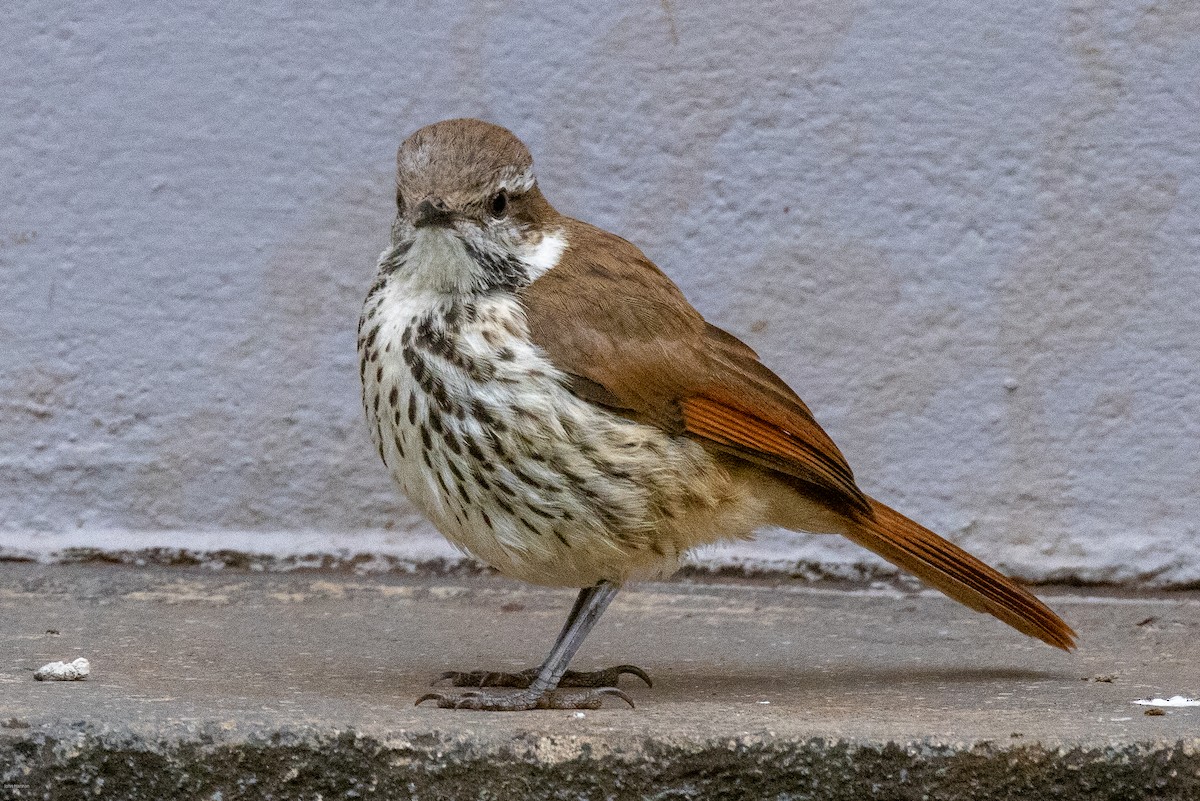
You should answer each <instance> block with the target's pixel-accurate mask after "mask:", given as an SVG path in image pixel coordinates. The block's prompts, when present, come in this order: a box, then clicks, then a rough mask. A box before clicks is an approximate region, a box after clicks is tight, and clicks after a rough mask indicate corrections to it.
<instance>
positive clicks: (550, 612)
mask: <svg viewBox="0 0 1200 801" xmlns="http://www.w3.org/2000/svg"><path fill="white" fill-rule="evenodd" d="M1044 595H1045V597H1047V599H1048V600H1049V602H1050V604H1051V605H1052V606H1054V607H1055V608H1056V609H1057V610H1058V611H1060V612H1061V613H1062V614H1063V615H1064V617H1066V618H1067V619H1068V620H1069V621H1071V622H1072V623H1073V624H1074V625H1075V626H1076V628H1077V629H1078V631H1079V633H1080V636H1081V648H1080V650H1079V651H1078V652H1076V653H1075V654H1073V655H1067V654H1063V653H1060V652H1057V651H1054V650H1052V649H1050V648H1048V647H1046V646H1043V645H1041V644H1039V643H1035V642H1033V641H1030V640H1027V639H1025V638H1023V637H1021V636H1020V635H1018V634H1016V633H1014V632H1012V631H1010V630H1008V629H1007V628H1005V627H1004V626H1002V625H1001V624H999V623H996V622H995V621H992V620H991V619H988V618H984V617H981V616H979V615H975V614H973V613H971V612H969V611H967V610H965V609H963V608H961V607H959V606H956V605H954V604H952V603H950V602H949V601H945V600H944V599H942V598H941V597H940V596H935V595H932V594H927V593H913V592H909V591H906V590H904V589H898V588H896V587H888V586H883V585H877V586H876V587H874V588H859V589H857V590H854V589H846V588H840V589H838V588H830V587H827V586H816V585H806V584H796V583H793V584H779V585H775V584H767V583H753V582H728V583H724V584H718V583H681V582H676V583H663V584H646V585H641V586H638V587H634V588H631V589H629V590H627V591H626V592H624V593H623V594H622V595H621V596H619V597H618V599H617V601H616V602H615V603H614V605H613V607H612V608H611V609H610V610H609V612H608V613H607V614H606V616H605V618H604V619H603V620H602V621H601V623H600V625H599V626H598V628H597V629H596V630H595V632H594V633H593V636H592V637H591V638H590V639H589V640H588V642H587V644H586V645H585V646H584V648H583V650H582V651H581V652H580V655H579V658H578V660H577V666H578V667H582V668H586V667H601V666H606V665H609V664H615V663H622V662H637V663H638V664H640V665H641V666H642V667H644V668H646V669H647V670H648V671H650V672H651V674H652V675H653V676H654V678H655V686H654V687H653V688H647V687H644V686H640V685H635V684H633V683H629V684H628V685H627V687H626V689H627V690H628V691H629V692H630V694H631V695H632V696H633V697H634V698H635V699H636V701H637V704H638V708H637V709H636V710H630V709H627V708H623V707H622V706H620V705H613V706H611V707H610V708H605V709H603V710H598V711H588V712H586V713H582V714H577V713H574V712H566V711H551V712H531V713H499V714H497V713H464V712H453V711H446V710H439V709H435V708H429V707H421V708H414V707H413V705H412V702H413V699H414V698H416V697H417V696H418V695H420V694H422V693H423V692H425V691H426V689H427V684H428V681H429V679H430V678H431V677H432V676H435V675H437V674H438V673H440V672H441V671H442V670H445V669H448V668H475V667H488V668H495V669H510V668H511V669H520V668H523V667H526V666H528V665H531V664H533V663H535V662H536V661H538V660H540V658H541V657H542V655H543V652H544V651H545V650H546V649H547V648H548V647H549V642H550V640H551V639H552V638H553V636H554V633H555V632H556V631H557V628H558V626H559V624H560V623H561V620H562V617H563V616H564V615H565V613H566V610H567V608H568V607H569V606H570V601H571V598H572V595H571V593H568V592H560V591H548V590H540V589H531V588H529V587H525V586H522V585H518V584H513V583H509V582H505V581H501V580H499V579H494V578H489V577H480V576H475V577H453V576H441V577H437V576H397V575H384V576H375V577H370V578H364V577H355V576H353V575H351V574H348V573H345V572H329V571H324V572H307V573H306V572H293V573H290V574H271V573H255V572H247V571H237V570H221V571H212V570H203V569H180V568H169V569H165V568H154V569H136V568H126V567H113V566H69V567H62V566H54V567H47V566H42V565H33V564H12V563H9V564H4V565H0V641H2V642H3V643H4V644H5V645H4V649H3V650H2V651H0V654H2V661H0V788H2V789H0V797H2V798H6V799H8V798H11V799H27V798H56V799H57V798H101V797H102V798H106V799H109V798H111V799H125V798H138V799H141V798H147V799H149V798H194V799H201V798H203V799H225V800H226V801H228V799H243V798H306V799H308V798H312V799H315V798H324V799H331V798H421V799H445V798H493V799H496V798H504V799H512V798H562V799H601V798H604V799H633V798H656V799H687V798H714V797H720V798H723V799H724V798H730V799H742V798H745V799H762V798H773V799H863V798H875V799H918V798H925V799H950V798H954V799H961V798H968V797H969V798H973V799H992V798H1006V799H1017V798H1021V799H1029V798H1050V797H1053V798H1059V799H1122V800H1123V801H1127V800H1128V799H1138V798H1157V799H1184V798H1196V797H1198V796H1200V708H1182V709H1171V710H1168V711H1167V712H1166V714H1164V715H1161V716H1153V717H1152V716H1147V715H1145V714H1144V709H1143V707H1140V706H1136V705H1134V704H1133V703H1132V702H1133V701H1135V700H1137V699H1142V698H1147V697H1153V696H1171V695H1176V694H1180V695H1189V696H1192V697H1195V696H1196V695H1197V694H1200V636H1198V635H1200V616H1198V615H1197V611H1198V609H1200V596H1197V595H1196V594H1187V593H1178V594H1167V595H1156V596H1150V595H1128V594H1127V595H1121V596H1097V595H1091V594H1085V593H1079V592H1068V591H1065V590H1061V589H1046V590H1044ZM81 655H82V656H86V657H87V658H88V659H89V660H90V661H91V666H92V677H91V678H90V679H89V680H88V681H86V682H79V683H44V682H35V681H33V679H32V672H33V670H34V669H35V668H37V667H38V666H40V665H41V664H43V663H44V662H47V661H50V660H55V659H71V658H74V657H76V656H81Z"/></svg>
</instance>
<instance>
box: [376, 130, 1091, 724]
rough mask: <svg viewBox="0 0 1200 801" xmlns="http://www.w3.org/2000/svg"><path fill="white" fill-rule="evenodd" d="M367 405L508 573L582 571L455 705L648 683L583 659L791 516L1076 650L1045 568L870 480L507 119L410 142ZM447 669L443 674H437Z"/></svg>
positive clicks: (386, 452)
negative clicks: (560, 605) (665, 580)
mask: <svg viewBox="0 0 1200 801" xmlns="http://www.w3.org/2000/svg"><path fill="white" fill-rule="evenodd" d="M358 355H359V364H360V377H361V380H362V398H363V407H364V411H365V414H366V418H367V423H368V428H369V430H370V435H371V439H372V442H373V444H374V446H375V448H376V450H377V451H378V454H379V457H380V458H381V459H382V461H383V463H384V465H386V467H387V469H388V472H389V473H390V475H391V478H392V479H393V480H394V481H395V483H396V484H398V485H399V488H400V489H401V491H402V492H403V493H404V494H405V495H406V496H407V497H408V499H409V500H410V501H411V502H412V503H413V504H414V505H415V506H416V507H417V508H419V509H420V510H421V511H422V512H423V513H424V514H425V515H426V516H427V517H428V518H429V520H430V521H432V523H433V524H434V525H435V526H436V527H437V529H438V530H439V531H440V532H441V533H442V534H443V535H444V536H445V537H446V538H447V539H448V540H449V541H450V542H451V543H452V544H453V545H455V546H456V547H458V548H459V549H461V550H463V551H465V552H467V553H469V554H471V555H473V556H474V557H476V558H478V559H479V560H481V561H483V562H485V563H486V564H488V565H490V566H491V567H492V568H494V569H495V570H496V571H498V572H499V573H500V574H502V575H504V576H507V577H510V578H513V579H518V580H521V581H525V582H529V583H532V584H537V585H544V586H552V587H571V588H578V590H579V593H578V596H577V598H576V601H575V604H574V606H573V608H572V610H571V612H570V614H569V615H568V617H567V620H566V623H565V624H564V625H563V627H562V630H561V632H560V633H559V635H558V637H557V639H556V640H555V642H554V644H553V646H552V648H551V650H550V652H549V654H548V655H547V656H546V657H545V659H544V660H543V661H542V663H541V664H540V665H539V666H538V667H537V668H531V669H529V670H526V671H522V672H520V673H501V672H489V671H486V670H468V671H447V672H446V673H444V674H442V676H440V677H439V678H440V679H442V680H449V681H450V682H452V685H453V687H460V688H461V687H467V688H471V689H467V690H464V691H461V692H459V691H451V690H449V689H447V690H446V691H440V690H439V691H436V692H430V693H426V694H425V695H423V696H422V697H421V698H419V699H417V703H418V704H421V703H424V702H428V701H432V702H435V703H436V705H437V706H438V707H443V708H447V709H474V710H493V711H515V710H530V709H594V708H597V707H599V706H600V705H601V704H602V703H603V701H604V700H605V699H610V698H617V699H620V700H623V701H625V702H627V703H628V704H629V705H630V706H632V705H633V700H632V698H631V697H630V696H629V695H628V694H627V693H626V692H625V691H624V690H622V689H620V688H619V687H617V679H618V678H619V677H621V676H624V675H634V676H637V677H640V678H641V679H643V680H644V681H645V682H646V683H647V684H651V680H650V678H649V676H648V675H647V674H646V673H645V671H643V670H641V669H640V668H638V667H637V666H635V665H619V666H616V667H612V668H608V669H605V670H599V671H593V672H590V673H588V672H576V671H572V670H569V669H568V665H569V663H570V661H571V658H572V657H573V656H574V654H575V652H576V651H577V650H578V648H579V646H580V645H581V644H582V643H583V641H584V638H585V637H586V636H587V634H588V632H589V631H590V630H591V629H592V627H593V626H594V625H595V624H596V621H597V620H598V619H599V618H600V616H601V615H602V614H603V612H604V610H605V609H606V608H607V606H608V605H609V604H610V603H611V602H612V600H613V598H614V597H615V596H616V594H617V593H618V591H619V590H620V589H621V588H622V587H623V586H624V585H626V584H627V583H630V582H633V581H638V580H644V579H652V578H658V577H665V576H668V575H670V574H671V573H672V572H674V571H675V570H676V569H677V568H678V567H679V565H680V561H681V560H682V559H683V558H684V557H685V555H686V554H687V553H688V552H689V551H691V550H692V549H694V548H696V547H698V546H702V545H707V544H710V543H714V542H717V541H719V540H729V539H739V538H748V537H751V536H752V535H753V532H754V531H755V530H756V529H759V528H761V527H764V526H778V527H782V528H785V529H791V530H794V531H800V532H811V533H818V534H834V535H840V536H843V537H846V538H847V539H849V540H851V541H852V542H854V543H857V544H858V545H860V546H862V547H864V548H866V549H868V550H870V551H873V552H874V553H876V554H878V555H879V556H881V557H883V558H884V559H885V560H887V561H889V562H891V563H892V564H893V565H896V566H897V567H899V568H901V569H902V570H904V571H907V572H909V573H911V574H913V575H915V576H916V577H918V578H919V579H921V580H922V581H924V582H925V583H926V584H928V585H930V586H932V587H934V588H936V589H938V590H940V591H942V592H943V593H945V594H946V595H948V596H949V597H950V598H953V599H954V600H956V601H959V602H961V603H962V604H965V605H966V606H968V607H970V608H971V609H974V610H977V611H980V612H985V613H988V614H991V615H993V616H995V617H996V618H999V619H1000V620H1001V621H1003V622H1005V623H1007V624H1008V625H1009V626H1012V627H1013V628H1015V629H1017V630H1018V631H1020V632H1022V633H1024V634H1026V635H1028V636H1030V637H1034V638H1037V639H1039V640H1042V641H1043V642H1046V643H1048V644H1050V645H1052V646H1055V647H1057V648H1061V649H1063V650H1071V649H1072V648H1074V645H1075V638H1076V635H1075V632H1074V631H1073V630H1072V629H1071V627H1070V626H1068V625H1067V624H1066V623H1065V622H1064V621H1063V620H1062V619H1061V618H1060V617H1059V616H1058V615H1056V614H1055V613H1054V612H1053V611H1051V610H1050V609H1049V608H1048V607H1047V606H1046V605H1045V604H1044V603H1042V601H1040V600H1039V599H1038V598H1037V597H1035V596H1034V595H1033V594H1032V593H1030V592H1029V591H1028V590H1026V589H1024V588H1023V587H1021V586H1020V585H1018V584H1017V583H1016V582H1014V581H1012V580H1011V579H1009V578H1008V577H1006V576H1005V575H1003V574H1002V573H1000V572H999V571H997V570H995V569H993V568H992V567H990V566H988V565H987V564H985V563H983V562H982V561H980V560H979V559H977V558H975V557H974V556H972V555H970V554H968V553H967V552H966V551H964V550H962V549H961V548H959V547H958V546H956V545H954V544H953V543H951V542H949V541H947V540H946V539H943V538H942V537H940V536H938V535H937V534H935V533H933V532H932V531H930V530H929V529H927V528H925V527H924V526H922V525H920V524H919V523H916V522H914V521H913V520H911V519H909V518H908V517H906V516H904V515H903V514H901V513H899V512H897V511H895V510H893V509H892V508H891V507H889V506H887V505H886V504H884V503H882V502H880V501H878V500H875V499H874V498H872V497H870V496H869V495H867V494H866V493H865V492H863V490H862V489H861V488H860V487H859V486H858V484H857V483H856V480H855V477H854V474H853V473H852V472H851V469H850V467H849V465H848V464H847V461H846V459H845V457H844V456H843V455H842V452H841V451H840V450H839V449H838V447H837V446H836V445H835V444H834V442H833V440H832V439H830V437H829V435H828V434H826V432H825V431H824V429H822V428H821V426H820V425H819V424H818V423H817V421H816V419H815V418H814V416H813V414H812V412H811V411H810V409H809V407H808V406H807V405H806V404H805V403H804V401H802V400H801V399H800V397H799V396H798V395H797V394H796V393H795V392H794V391H793V390H792V389H791V388H790V387H789V386H788V385H787V384H786V383H785V382H784V381H783V380H782V379H781V378H779V376H777V375H776V374H775V373H774V372H772V371H771V370H770V369H769V368H768V367H767V366H765V365H764V364H763V362H762V361H761V360H760V359H759V357H758V355H757V354H756V353H755V351H754V350H753V349H752V348H751V347H750V346H749V345H747V344H745V343H744V342H742V341H741V340H740V339H738V338H737V337H736V336H734V335H733V334H730V333H729V332H727V331H725V330H723V329H721V328H719V327H717V326H716V325H713V324H712V323H709V322H708V321H706V320H705V319H704V317H703V316H702V315H701V314H700V312H698V311H697V310H696V309H695V308H694V307H693V306H692V305H691V304H690V303H689V302H688V301H687V300H686V298H685V297H684V295H683V293H682V291H681V290H680V289H679V288H678V287H677V286H676V284H675V283H674V282H672V280H671V279H670V278H669V277H668V276H667V275H666V274H665V273H664V272H663V271H662V270H660V269H659V268H658V267H657V266H656V265H655V264H654V263H653V262H651V261H650V259H648V258H647V257H646V256H645V255H644V254H643V253H642V251H641V250H639V249H638V248H637V247H636V246H635V245H633V244H632V243H630V242H628V241H626V240H625V239H622V238H621V237H619V236H617V235H616V234H612V233H609V232H607V231H604V230H602V229H600V228H597V227H595V226H592V225H589V224H588V223H585V222H582V221H580V220H576V219H573V218H571V217H568V216H566V215H563V214H560V213H559V212H558V211H556V210H555V209H554V207H553V206H551V205H550V203H549V201H547V200H546V198H545V197H544V196H543V194H542V192H541V189H540V187H539V184H538V181H537V179H536V176H535V173H534V169H533V158H532V156H531V155H530V152H529V149H528V148H527V147H526V146H525V144H524V143H522V142H521V140H520V139H518V138H517V136H516V135H515V134H513V133H512V132H511V131H509V130H508V129H506V128H503V127H500V126H498V125H494V124H491V123H488V122H484V121H481V120H476V119H465V118H464V119H451V120H444V121H441V122H437V123H433V124H431V125H427V126H425V127H422V128H420V129H419V130H417V131H416V132H414V133H412V134H411V135H410V136H409V137H408V138H407V139H405V140H404V141H403V143H402V144H401V145H400V148H399V150H398V151H397V162H396V215H395V218H394V221H393V223H392V226H391V235H390V239H389V244H388V246H387V247H386V249H385V250H384V251H383V253H382V254H381V255H380V257H379V261H378V267H377V272H376V276H375V279H374V281H373V283H372V284H371V286H370V288H369V290H368V293H367V296H366V300H365V302H364V304H363V310H362V314H361V316H360V318H359V323H358ZM436 681H437V680H436V679H435V682H436Z"/></svg>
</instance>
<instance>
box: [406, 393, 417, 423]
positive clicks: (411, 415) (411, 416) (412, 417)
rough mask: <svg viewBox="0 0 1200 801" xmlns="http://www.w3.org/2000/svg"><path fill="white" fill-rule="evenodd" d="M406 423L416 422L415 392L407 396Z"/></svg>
mask: <svg viewBox="0 0 1200 801" xmlns="http://www.w3.org/2000/svg"><path fill="white" fill-rule="evenodd" d="M408 424H409V425H416V424H417V393H415V392H414V393H412V394H411V395H409V396H408Z"/></svg>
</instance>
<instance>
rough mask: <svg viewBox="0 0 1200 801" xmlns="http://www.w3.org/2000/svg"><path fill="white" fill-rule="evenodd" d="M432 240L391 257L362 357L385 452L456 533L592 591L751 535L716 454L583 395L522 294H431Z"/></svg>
mask: <svg viewBox="0 0 1200 801" xmlns="http://www.w3.org/2000/svg"><path fill="white" fill-rule="evenodd" d="M423 244H425V243H422V242H421V241H420V237H418V239H417V241H416V242H413V241H409V242H402V243H400V244H398V245H396V246H394V247H392V248H389V249H388V250H387V251H385V252H384V254H383V256H382V257H381V259H380V264H379V274H378V277H377V279H376V281H375V283H374V284H373V286H372V287H371V289H370V292H369V294H368V297H367V300H366V303H365V305H364V309H363V313H362V317H361V319H360V321H359V340H358V352H359V359H360V366H361V374H362V383H363V402H364V405H365V411H366V415H367V419H368V422H369V428H370V431H371V436H372V439H373V440H374V443H375V446H376V448H377V449H378V452H379V455H380V457H381V458H382V459H383V461H384V463H385V464H386V465H387V466H388V468H389V470H390V472H391V475H392V477H393V479H394V480H395V481H396V482H397V483H398V484H399V485H400V487H401V489H402V490H403V491H404V493H405V494H406V495H407V496H408V498H409V499H410V500H411V501H412V502H413V503H414V504H415V505H416V506H417V507H419V508H420V509H421V511H422V512H424V513H425V515H426V516H428V517H429V518H430V519H431V520H432V521H433V522H434V524H435V525H436V526H437V528H438V529H439V530H440V531H441V533H442V534H443V535H444V536H446V538H447V539H449V540H450V541H451V542H452V543H454V544H455V545H456V546H458V547H460V548H462V549H464V550H466V551H468V552H470V553H471V554H473V555H475V556H476V557H478V558H480V559H482V560H483V561H485V562H486V563H488V564H489V565H492V566H493V567H495V568H496V569H497V570H499V571H500V572H501V573H504V574H505V575H508V576H511V577H514V578H519V579H522V580H525V581H530V582H534V583H540V584H548V585H562V586H578V587H584V586H590V585H593V584H595V583H597V582H599V581H602V580H607V581H610V582H614V583H620V582H623V581H625V580H627V579H629V578H639V577H645V576H653V575H662V574H665V573H669V572H671V571H673V570H674V569H675V568H676V567H677V562H678V558H679V557H680V555H681V554H682V552H683V551H685V550H686V549H687V548H690V547H692V546H693V545H696V544H698V542H697V540H698V539H700V540H702V541H712V540H713V539H716V538H717V537H718V536H730V535H731V534H732V535H734V536H737V535H744V534H748V533H749V530H750V529H751V528H752V525H753V524H752V522H751V518H752V517H753V515H751V514H736V515H733V516H734V517H738V518H741V517H745V520H740V519H731V514H732V513H733V510H735V508H736V507H737V504H736V503H730V501H731V498H732V497H733V496H734V495H735V493H736V492H737V488H736V487H735V484H734V482H733V480H732V479H731V478H730V476H729V474H728V473H727V472H726V471H725V470H724V469H722V468H721V467H720V466H719V465H718V464H717V463H716V462H714V460H713V459H712V457H711V456H709V455H708V454H707V453H706V452H705V451H704V449H703V448H701V447H700V446H699V445H698V444H696V443H694V442H692V441H691V440H689V439H687V438H684V437H677V436H673V435H671V434H668V433H667V432H664V431H662V430H661V429H659V428H656V427H652V426H648V425H643V424H640V423H637V422H634V421H631V420H628V419H626V418H623V417H620V416H618V415H615V414H613V413H611V412H609V411H607V410H605V409H603V408H601V407H599V406H596V405H594V404H590V403H587V402H585V401H584V400H581V399H580V398H578V397H576V396H575V395H574V394H572V393H571V391H570V390H569V388H568V386H567V382H566V377H565V376H564V374H563V373H561V372H560V371H559V370H558V369H557V368H555V366H554V365H553V364H552V363H551V362H550V361H549V360H548V359H547V358H546V356H545V354H544V353H543V352H541V350H540V349H539V348H538V347H537V346H535V345H534V344H532V343H531V342H530V338H529V334H528V330H527V328H526V322H525V315H524V312H523V310H522V307H521V305H520V301H519V299H518V297H517V295H515V294H514V293H512V292H508V291H502V290H492V291H488V292H483V293H446V292H445V291H442V290H440V289H439V290H431V289H430V288H428V287H427V286H425V285H424V279H423V276H427V275H429V274H431V273H434V272H436V269H437V267H436V265H433V266H431V265H429V264H422V263H421V262H422V261H423V260H424V259H429V258H445V253H444V252H443V251H441V250H439V249H438V248H434V247H429V246H427V245H426V246H424V247H423V246H422V245H423ZM462 257H466V258H469V255H468V254H462ZM745 511H746V510H743V512H745ZM718 518H719V519H718Z"/></svg>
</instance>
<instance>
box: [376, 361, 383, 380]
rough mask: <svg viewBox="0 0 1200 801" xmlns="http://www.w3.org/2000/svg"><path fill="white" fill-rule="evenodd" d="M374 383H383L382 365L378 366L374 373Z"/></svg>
mask: <svg viewBox="0 0 1200 801" xmlns="http://www.w3.org/2000/svg"><path fill="white" fill-rule="evenodd" d="M375 381H376V382H377V383H383V365H382V364H381V365H379V369H378V370H376V371H375Z"/></svg>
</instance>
